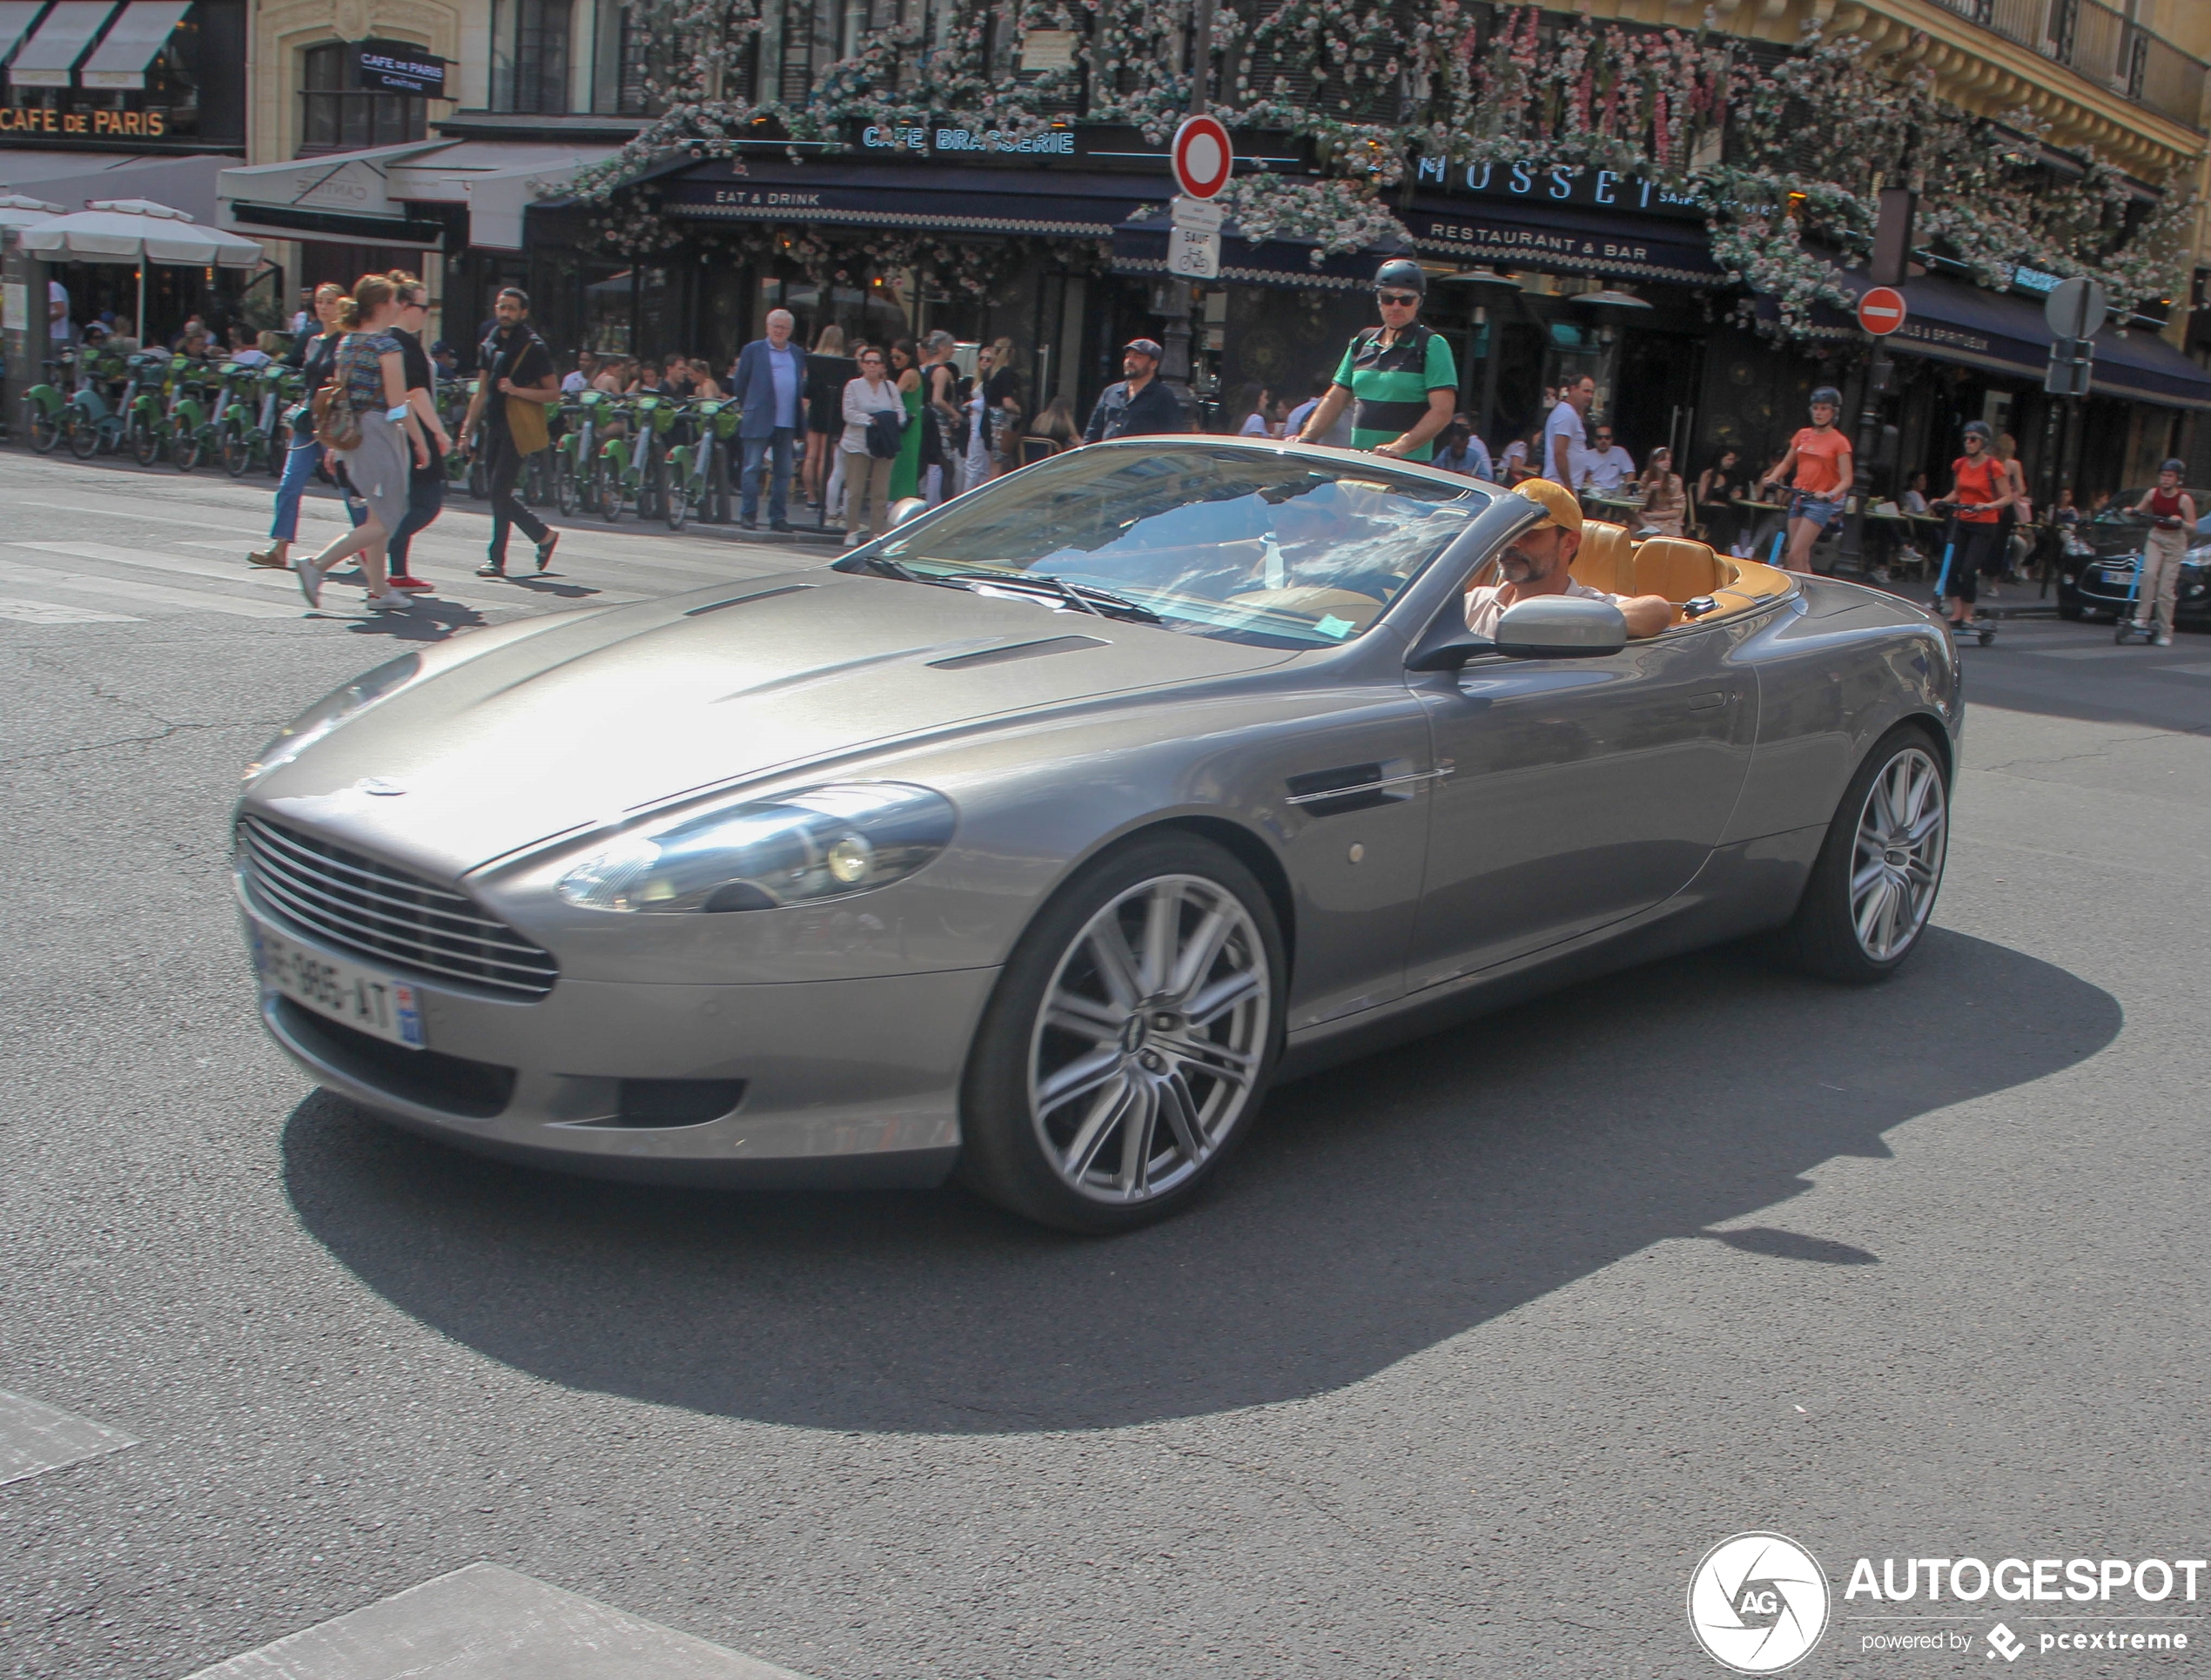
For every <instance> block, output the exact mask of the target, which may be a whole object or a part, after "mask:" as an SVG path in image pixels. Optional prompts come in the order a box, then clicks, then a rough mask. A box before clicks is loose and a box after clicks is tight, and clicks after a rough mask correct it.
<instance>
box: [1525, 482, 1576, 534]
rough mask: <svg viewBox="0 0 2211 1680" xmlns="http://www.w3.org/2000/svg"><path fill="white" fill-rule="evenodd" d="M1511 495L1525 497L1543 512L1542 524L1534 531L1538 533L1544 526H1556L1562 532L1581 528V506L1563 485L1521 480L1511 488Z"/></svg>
mask: <svg viewBox="0 0 2211 1680" xmlns="http://www.w3.org/2000/svg"><path fill="white" fill-rule="evenodd" d="M1512 493H1513V494H1515V495H1516V496H1525V497H1527V498H1528V500H1529V501H1532V502H1534V503H1535V504H1536V506H1537V507H1540V508H1542V510H1543V513H1544V515H1545V517H1544V519H1543V521H1542V524H1540V525H1537V526H1536V529H1537V530H1539V531H1540V530H1542V528H1543V526H1544V525H1556V526H1557V527H1558V528H1559V529H1561V530H1562V531H1576V532H1578V531H1579V530H1580V529H1581V528H1582V504H1581V503H1580V502H1579V501H1576V500H1575V499H1574V493H1573V492H1572V491H1571V490H1569V489H1568V488H1567V487H1565V486H1564V485H1562V484H1557V483H1554V482H1553V481H1552V480H1549V479H1522V480H1521V481H1520V482H1519V483H1517V484H1515V485H1514V486H1513V487H1512Z"/></svg>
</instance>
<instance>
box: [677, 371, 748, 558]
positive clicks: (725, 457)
mask: <svg viewBox="0 0 2211 1680" xmlns="http://www.w3.org/2000/svg"><path fill="white" fill-rule="evenodd" d="M739 418H740V415H739V412H738V409H737V406H736V404H735V403H734V402H730V401H729V400H727V399H725V398H719V397H717V398H714V399H711V400H709V401H706V402H702V403H698V404H696V405H694V406H693V407H692V408H691V409H690V411H689V413H687V414H686V416H685V417H684V424H685V426H686V427H687V428H688V429H689V432H690V436H689V439H688V440H686V441H684V442H682V443H679V444H677V445H676V446H675V447H674V448H673V449H671V450H669V467H670V472H669V501H668V528H669V529H670V530H671V531H680V530H682V528H683V518H684V514H685V511H686V509H687V508H688V509H691V510H696V513H697V514H698V516H699V517H700V518H701V519H702V520H706V521H709V522H713V523H721V524H726V523H727V522H728V521H729V440H730V439H732V438H734V437H735V436H736V431H737V422H738V420H739Z"/></svg>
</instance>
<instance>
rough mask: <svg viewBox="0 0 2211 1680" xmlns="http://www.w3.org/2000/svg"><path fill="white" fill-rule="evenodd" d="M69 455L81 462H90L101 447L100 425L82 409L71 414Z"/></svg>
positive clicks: (74, 409)
mask: <svg viewBox="0 0 2211 1680" xmlns="http://www.w3.org/2000/svg"><path fill="white" fill-rule="evenodd" d="M67 429H68V434H69V453H70V454H72V455H74V456H76V457H77V460H91V459H92V456H93V454H94V453H95V452H96V451H97V450H98V448H99V447H100V423H99V422H98V421H97V420H93V419H92V418H91V416H89V415H88V414H86V413H84V410H83V409H81V408H72V409H71V410H70V412H69V424H68V428H67Z"/></svg>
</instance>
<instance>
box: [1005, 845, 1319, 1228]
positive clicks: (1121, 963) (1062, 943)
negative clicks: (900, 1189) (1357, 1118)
mask: <svg viewBox="0 0 2211 1680" xmlns="http://www.w3.org/2000/svg"><path fill="white" fill-rule="evenodd" d="M1284 971H1285V970H1284V964H1283V961H1282V951H1281V941H1280V935H1279V934H1278V932H1277V931H1276V930H1275V926H1274V913H1273V910H1272V908H1271V906H1270V905H1269V904H1268V903H1267V897H1266V895H1265V894H1264V893H1263V892H1262V891H1260V889H1259V886H1258V884H1257V883H1256V882H1255V881H1253V879H1252V877H1251V875H1250V873H1249V872H1248V871H1247V870H1245V869H1244V867H1243V866H1242V865H1241V864H1239V863H1238V862H1237V861H1236V860H1235V859H1234V858H1233V857H1230V856H1229V855H1228V854H1227V853H1226V852H1224V851H1222V850H1220V848H1218V847H1216V846H1214V845H1213V844H1211V843H1208V842H1206V841H1203V840H1200V839H1198V838H1196V837H1192V836H1184V835H1172V836H1166V837H1160V838H1159V839H1155V840H1152V841H1146V842H1141V843H1138V844H1137V845H1135V846H1133V847H1132V848H1130V849H1129V850H1126V851H1124V852H1122V853H1120V854H1119V856H1117V857H1109V858H1108V859H1106V861H1105V862H1104V863H1102V864H1099V865H1098V866H1096V867H1094V868H1093V870H1092V872H1091V873H1090V874H1089V875H1087V876H1086V877H1083V878H1081V879H1080V880H1079V881H1078V882H1077V884H1075V885H1074V887H1073V888H1072V889H1071V890H1069V891H1068V892H1067V893H1065V894H1063V895H1062V896H1061V897H1059V898H1058V899H1056V900H1055V901H1054V902H1053V903H1052V904H1051V905H1049V906H1047V908H1046V909H1045V911H1044V912H1043V913H1042V914H1041V915H1040V916H1039V917H1038V920H1037V923H1036V924H1035V925H1034V926H1032V929H1031V930H1030V932H1029V934H1028V936H1027V937H1025V939H1024V940H1023V942H1022V944H1021V946H1020V948H1019V949H1018V951H1016V953H1015V956H1014V958H1013V960H1012V961H1011V963H1009V964H1007V968H1006V972H1005V977H1004V978H1002V980H1001V982H1000V984H999V989H998V995H997V996H996V997H995V998H993V999H992V1002H991V1010H990V1012H989V1014H988V1016H987V1017H986V1018H985V1024H984V1026H983V1029H982V1031H981V1032H979V1033H978V1035H977V1039H976V1045H975V1049H974V1051H973V1052H972V1054H971V1060H970V1076H969V1079H968V1082H967V1088H966V1092H965V1100H964V1103H963V1119H964V1140H963V1152H962V1160H961V1170H962V1175H963V1176H964V1178H965V1179H967V1180H968V1182H969V1183H971V1185H973V1186H975V1187H976V1188H978V1189H979V1190H981V1191H982V1192H983V1193H985V1195H988V1196H990V1197H991V1199H992V1200H996V1201H998V1202H1000V1203H1002V1204H1004V1205H1005V1206H1009V1207H1011V1208H1012V1209H1014V1211H1016V1212H1018V1213H1025V1214H1026V1215H1028V1216H1029V1217H1030V1218H1032V1219H1036V1220H1042V1221H1044V1222H1045V1223H1046V1224H1050V1225H1056V1226H1061V1227H1063V1228H1065V1229H1069V1230H1077V1231H1088V1232H1099V1233H1104V1232H1112V1231H1119V1230H1125V1229H1128V1228H1131V1227H1132V1226H1138V1225H1142V1224H1146V1223H1148V1222H1149V1221H1150V1220H1153V1219H1157V1218H1159V1217H1160V1216H1161V1215H1163V1214H1165V1213H1167V1212H1168V1211H1170V1210H1171V1209H1172V1208H1173V1207H1174V1206H1177V1205H1179V1203H1181V1202H1182V1201H1184V1200H1186V1199H1187V1198H1188V1197H1189V1195H1190V1194H1192V1193H1193V1192H1194V1190H1195V1188H1196V1186H1198V1185H1199V1183H1200V1181H1201V1180H1202V1179H1204V1178H1205V1177H1206V1176H1207V1175H1208V1174H1209V1173H1210V1172H1211V1171H1212V1170H1213V1167H1214V1166H1216V1165H1217V1164H1218V1163H1219V1161H1220V1159H1221V1158H1222V1157H1223V1155H1224V1154H1225V1153H1226V1151H1227V1150H1228V1148H1229V1147H1230V1146H1232V1145H1233V1143H1234V1142H1235V1141H1236V1140H1237V1139H1239V1138H1240V1137H1241V1135H1242V1133H1243V1132H1244V1131H1246V1130H1247V1129H1248V1128H1247V1121H1248V1119H1249V1118H1250V1115H1251V1113H1252V1112H1253V1110H1254V1109H1255V1108H1256V1107H1257V1106H1258V1105H1259V1103H1260V1098H1261V1095H1262V1093H1263V1092H1264V1091H1265V1088H1266V1084H1267V1074H1268V1072H1269V1071H1270V1070H1271V1067H1272V1065H1273V1060H1274V1047H1275V1042H1276V1039H1277V1038H1278V1036H1279V1023H1280V1012H1281V1003H1282V998H1281V983H1280V977H1281V976H1282V974H1283V973H1284Z"/></svg>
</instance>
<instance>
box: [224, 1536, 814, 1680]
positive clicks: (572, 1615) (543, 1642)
mask: <svg viewBox="0 0 2211 1680" xmlns="http://www.w3.org/2000/svg"><path fill="white" fill-rule="evenodd" d="M421 1676H435V1677H437V1680H519V1677H528V1680H646V1677H650V1680H804V1677H803V1676H800V1675H796V1674H793V1673H792V1672H791V1671H790V1670H789V1669H779V1668H776V1666H774V1665H773V1664H772V1663H762V1662H756V1661H755V1660H754V1659H753V1658H751V1657H749V1656H739V1655H738V1654H737V1653H736V1652H735V1651H733V1650H727V1649H725V1648H724V1647H722V1646H720V1645H709V1644H708V1643H706V1641H704V1640H703V1639H694V1638H692V1637H691V1636H690V1635H689V1634H684V1633H677V1632H676V1631H675V1630H674V1629H672V1628H664V1627H662V1626H661V1625H660V1624H659V1623H655V1622H648V1621H646V1620H645V1619H644V1618H643V1617H642V1616H630V1615H628V1614H626V1613H625V1612H623V1611H622V1610H617V1609H610V1608H608V1606H607V1605H604V1604H599V1603H593V1602H592V1601H591V1600H590V1599H588V1598H584V1597H581V1596H579V1595H577V1594H575V1593H572V1592H563V1591H562V1590H561V1589H560V1588H558V1587H548V1586H547V1585H546V1584H545V1583H543V1582H542V1581H533V1580H532V1579H530V1577H529V1576H526V1575H517V1574H515V1573H514V1571H513V1570H512V1569H501V1568H500V1567H499V1566H498V1565H497V1564H495V1563H471V1564H470V1565H468V1567H467V1568H466V1569H455V1570H454V1572H453V1573H452V1574H451V1575H441V1576H438V1577H437V1578H436V1579H435V1580H432V1581H426V1582H424V1583H422V1584H421V1585H420V1586H419V1587H410V1588H408V1589H407V1590H406V1591H405V1592H401V1593H394V1594H393V1596H391V1597H389V1598H386V1599H383V1600H380V1601H379V1602H378V1603H373V1604H370V1605H367V1606H366V1607H365V1608H364V1609H358V1610H353V1611H352V1612H350V1613H349V1614H347V1615H345V1616H335V1617H333V1618H332V1619H331V1620H330V1621H327V1622H324V1623H319V1624H318V1625H317V1626H315V1627H312V1628H309V1629H307V1630H305V1631H304V1632H301V1633H295V1634H292V1635H291V1636H289V1637H287V1638H284V1639H279V1640H278V1641H277V1642H276V1643H274V1644H270V1645H264V1646H262V1647H261V1649H260V1650H254V1651H248V1652H246V1653H245V1655H244V1656H233V1657H232V1658H231V1659H230V1661H228V1662H227V1663H217V1664H216V1665H215V1666H214V1667H213V1668H209V1669H202V1670H199V1672H198V1673H197V1674H195V1675H192V1676H191V1677H189V1680H402V1677H421Z"/></svg>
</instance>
